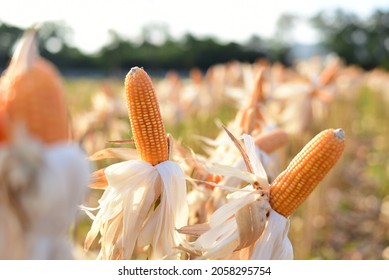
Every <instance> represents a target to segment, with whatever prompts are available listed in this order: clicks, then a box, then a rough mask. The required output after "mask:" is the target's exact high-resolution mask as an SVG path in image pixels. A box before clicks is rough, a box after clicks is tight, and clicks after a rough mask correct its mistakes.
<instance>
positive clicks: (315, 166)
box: [270, 129, 345, 217]
mask: <svg viewBox="0 0 389 280" xmlns="http://www.w3.org/2000/svg"><path fill="white" fill-rule="evenodd" d="M344 145H345V136H344V132H343V130H342V129H335V130H334V129H327V130H324V131H322V132H321V133H319V134H318V135H316V137H314V138H313V139H312V140H311V141H310V142H309V143H308V144H307V145H306V146H305V147H304V148H303V149H302V150H301V152H300V153H299V154H298V155H297V156H295V157H294V159H293V160H292V161H291V163H290V164H289V166H288V167H287V168H286V170H285V171H284V172H283V173H281V174H280V175H279V176H278V177H277V178H276V179H275V180H274V181H273V183H272V184H271V185H270V205H271V207H272V208H273V209H274V210H275V211H277V212H278V213H279V214H281V215H283V216H284V217H288V216H290V215H291V214H292V213H293V212H294V211H295V210H296V209H297V208H298V207H299V206H300V205H301V204H302V203H303V202H304V201H305V199H306V198H307V197H308V195H309V194H310V193H311V192H312V191H313V190H314V188H315V187H316V186H317V185H318V183H319V182H320V181H321V180H322V179H323V178H324V176H325V175H326V174H327V173H328V172H329V171H330V169H331V168H332V167H333V166H334V165H335V163H336V162H337V160H338V159H339V157H340V156H341V154H342V152H343V150H344Z"/></svg>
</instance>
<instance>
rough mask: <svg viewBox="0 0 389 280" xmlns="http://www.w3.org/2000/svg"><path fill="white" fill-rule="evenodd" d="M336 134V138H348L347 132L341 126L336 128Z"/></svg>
mask: <svg viewBox="0 0 389 280" xmlns="http://www.w3.org/2000/svg"><path fill="white" fill-rule="evenodd" d="M334 134H335V136H336V138H338V139H339V140H345V138H346V134H345V133H344V131H343V129H341V128H337V129H334Z"/></svg>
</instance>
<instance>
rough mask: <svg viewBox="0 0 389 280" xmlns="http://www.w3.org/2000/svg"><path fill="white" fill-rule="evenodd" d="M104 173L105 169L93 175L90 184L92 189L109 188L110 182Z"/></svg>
mask: <svg viewBox="0 0 389 280" xmlns="http://www.w3.org/2000/svg"><path fill="white" fill-rule="evenodd" d="M104 171H105V168H102V169H99V170H97V171H95V172H93V173H92V182H91V183H90V184H89V187H90V188H91V189H96V190H105V189H106V188H107V186H108V181H107V178H106V177H105V173H104Z"/></svg>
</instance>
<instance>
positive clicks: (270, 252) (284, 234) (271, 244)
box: [251, 210, 293, 260]
mask: <svg viewBox="0 0 389 280" xmlns="http://www.w3.org/2000/svg"><path fill="white" fill-rule="evenodd" d="M289 224H290V221H289V219H287V218H285V217H284V216H282V215H280V214H278V213H277V212H276V211H274V210H270V213H269V218H268V222H267V225H266V228H265V230H264V232H263V234H262V236H261V237H260V238H259V239H258V241H257V243H256V244H255V247H254V251H253V254H252V255H251V259H252V260H291V259H293V247H292V244H291V243H290V241H289V238H288V232H289Z"/></svg>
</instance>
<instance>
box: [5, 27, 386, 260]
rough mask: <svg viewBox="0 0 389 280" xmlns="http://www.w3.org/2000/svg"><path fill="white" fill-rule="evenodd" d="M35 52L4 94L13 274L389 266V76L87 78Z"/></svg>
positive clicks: (247, 72)
mask: <svg viewBox="0 0 389 280" xmlns="http://www.w3.org/2000/svg"><path fill="white" fill-rule="evenodd" d="M33 37H34V32H26V34H25V36H24V38H23V39H22V43H21V44H20V47H19V49H18V48H17V49H16V50H15V54H14V56H13V58H12V61H11V63H10V65H9V67H8V69H7V70H6V71H5V72H4V73H3V74H2V76H1V80H0V145H1V147H0V172H1V182H0V191H1V196H0V216H1V220H2V223H3V224H4V226H3V227H2V228H0V259H73V258H74V259H182V260H183V259H242V260H244V259H335V260H339V259H389V158H388V155H389V142H388V141H387V139H388V137H389V125H388V120H389V111H388V110H387V107H388V106H389V73H387V72H385V71H383V70H380V69H374V70H372V71H365V70H363V69H361V68H359V67H357V66H347V65H345V64H344V63H343V62H342V61H341V59H339V58H338V57H335V56H328V57H325V58H321V57H312V58H311V59H308V60H305V61H298V62H296V63H295V64H294V65H293V66H292V67H285V66H283V65H281V64H278V63H271V62H269V61H266V60H258V61H257V62H255V63H252V64H249V63H242V62H238V61H231V62H229V63H226V64H219V65H214V66H212V67H210V68H209V69H208V70H207V71H201V70H199V69H195V68H194V69H191V71H190V73H189V76H188V77H183V76H180V75H179V74H178V73H177V72H175V71H173V70H172V71H169V72H167V73H166V75H165V76H163V77H153V75H151V74H150V73H148V72H147V69H143V68H141V66H142V65H138V66H139V67H137V65H131V66H129V68H128V74H127V76H126V77H116V78H107V79H105V80H101V79H87V78H77V79H75V78H73V79H72V78H66V77H62V76H61V74H60V73H59V72H58V71H57V70H56V69H55V66H54V65H50V64H49V62H47V61H45V60H44V59H43V58H41V57H40V56H39V54H38V53H37V52H36V49H35V48H34V40H33ZM46 64H47V65H46ZM39 71H40V72H39ZM42 93H45V95H43V94H42Z"/></svg>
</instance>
